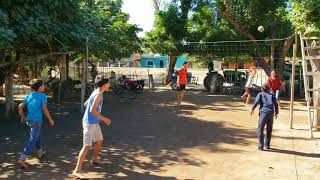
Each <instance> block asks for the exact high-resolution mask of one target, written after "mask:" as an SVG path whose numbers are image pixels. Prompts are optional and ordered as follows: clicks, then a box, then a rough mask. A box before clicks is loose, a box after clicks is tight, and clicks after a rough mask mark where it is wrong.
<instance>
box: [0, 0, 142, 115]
mask: <svg viewBox="0 0 320 180" xmlns="http://www.w3.org/2000/svg"><path fill="white" fill-rule="evenodd" d="M121 5H122V1H121V0H116V1H112V0H65V1H56V0H47V1H25V2H22V1H14V0H7V1H0V24H1V26H0V68H3V69H4V70H5V72H4V73H5V74H6V82H7V84H6V87H7V88H6V90H7V91H12V86H13V85H12V75H13V73H14V70H15V66H17V65H19V64H25V63H32V62H34V61H38V60H47V59H54V58H56V56H60V55H61V54H63V55H65V54H69V52H73V53H74V52H76V55H79V56H81V55H82V56H83V54H84V52H85V41H86V39H87V38H89V39H90V41H89V42H90V44H89V45H90V49H91V52H92V55H93V56H95V57H99V56H100V57H109V58H116V57H119V58H121V57H126V56H129V55H130V54H131V53H132V52H135V51H138V50H139V48H140V44H139V42H140V41H139V39H138V38H137V35H136V33H137V32H138V31H139V30H140V29H139V28H137V27H136V26H135V25H131V24H128V23H127V21H128V15H126V14H124V13H122V12H121ZM0 83H1V82H0ZM0 85H2V84H0ZM6 95H8V97H6V103H7V105H6V107H12V104H13V101H11V99H13V96H12V93H11V92H6ZM9 96H10V97H9ZM10 110H12V108H11V109H10V108H7V114H9V112H10Z"/></svg>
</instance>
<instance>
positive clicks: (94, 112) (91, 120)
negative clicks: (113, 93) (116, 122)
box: [72, 75, 111, 179]
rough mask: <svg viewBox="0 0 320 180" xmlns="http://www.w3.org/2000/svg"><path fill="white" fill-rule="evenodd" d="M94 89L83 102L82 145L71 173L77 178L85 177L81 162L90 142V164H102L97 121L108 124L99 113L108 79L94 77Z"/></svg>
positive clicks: (101, 139) (108, 121) (106, 119)
mask: <svg viewBox="0 0 320 180" xmlns="http://www.w3.org/2000/svg"><path fill="white" fill-rule="evenodd" d="M95 85H96V87H97V89H96V90H94V91H93V92H92V94H91V95H90V97H89V99H88V100H87V101H86V102H85V103H84V106H85V107H86V110H85V113H84V115H83V119H82V124H83V147H82V149H81V151H80V153H79V158H78V162H77V166H76V168H75V170H74V171H73V173H72V174H73V175H74V176H75V177H76V178H79V179H87V177H86V176H85V175H84V174H82V165H83V162H84V160H85V158H86V156H87V154H88V152H89V150H90V148H91V146H92V142H93V143H95V146H94V152H93V157H92V159H91V161H90V163H91V164H103V162H102V161H101V160H100V159H99V158H98V156H99V153H100V150H101V145H102V142H103V135H102V132H101V129H100V125H99V122H100V121H102V122H103V123H105V124H107V125H110V124H111V120H110V119H108V118H106V117H104V116H102V115H101V109H102V104H103V93H104V92H106V91H108V90H109V86H110V85H109V79H106V78H103V77H102V76H100V75H99V76H97V77H96V79H95Z"/></svg>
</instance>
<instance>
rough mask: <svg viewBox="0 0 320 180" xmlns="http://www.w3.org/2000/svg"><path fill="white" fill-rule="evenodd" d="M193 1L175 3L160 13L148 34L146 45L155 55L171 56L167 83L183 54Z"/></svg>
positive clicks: (183, 0) (182, 0)
mask: <svg viewBox="0 0 320 180" xmlns="http://www.w3.org/2000/svg"><path fill="white" fill-rule="evenodd" d="M191 7H192V0H181V1H179V2H178V1H173V2H171V4H170V5H169V7H168V8H167V9H166V10H163V11H161V10H160V11H158V12H157V13H156V19H155V23H154V28H153V30H151V31H150V32H147V36H146V38H145V45H146V46H147V47H148V48H150V49H151V51H152V52H154V53H160V54H167V55H169V68H168V74H167V83H168V82H169V77H170V74H172V73H173V71H174V67H175V64H176V61H177V56H179V55H181V54H182V53H183V51H182V48H183V43H182V42H183V40H184V38H185V37H186V33H187V20H188V15H189V11H190V8H191Z"/></svg>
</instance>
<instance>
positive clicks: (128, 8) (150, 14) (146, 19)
mask: <svg viewBox="0 0 320 180" xmlns="http://www.w3.org/2000/svg"><path fill="white" fill-rule="evenodd" d="M122 11H123V12H126V13H128V14H129V15H130V20H129V23H131V24H136V25H138V26H139V27H140V28H142V29H143V32H140V33H139V34H138V35H139V36H140V37H143V36H144V35H145V32H147V31H150V30H151V29H152V26H153V21H154V8H153V3H152V0H124V1H123V7H122Z"/></svg>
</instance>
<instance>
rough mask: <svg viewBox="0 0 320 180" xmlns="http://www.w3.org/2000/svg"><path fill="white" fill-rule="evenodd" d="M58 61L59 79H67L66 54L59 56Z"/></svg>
mask: <svg viewBox="0 0 320 180" xmlns="http://www.w3.org/2000/svg"><path fill="white" fill-rule="evenodd" d="M58 61H59V67H60V80H61V81H65V80H67V79H68V74H67V65H66V64H67V60H66V55H61V56H59V57H58Z"/></svg>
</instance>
